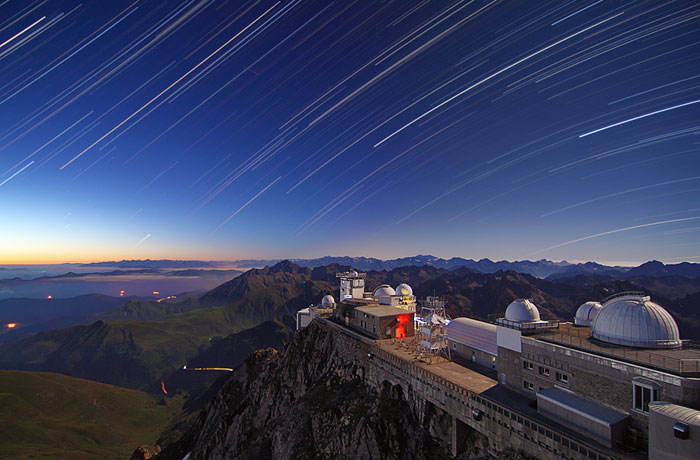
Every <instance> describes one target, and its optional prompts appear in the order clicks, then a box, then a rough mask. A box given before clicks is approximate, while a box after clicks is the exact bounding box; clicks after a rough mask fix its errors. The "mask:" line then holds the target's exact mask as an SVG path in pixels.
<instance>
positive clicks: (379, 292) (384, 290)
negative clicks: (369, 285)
mask: <svg viewBox="0 0 700 460" xmlns="http://www.w3.org/2000/svg"><path fill="white" fill-rule="evenodd" d="M372 295H373V296H374V297H375V298H377V299H378V298H379V297H386V296H388V295H396V291H394V288H393V287H391V286H389V285H388V284H382V285H381V286H379V287H378V288H377V289H375V290H374V294H372Z"/></svg>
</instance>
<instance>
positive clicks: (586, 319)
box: [574, 302, 603, 326]
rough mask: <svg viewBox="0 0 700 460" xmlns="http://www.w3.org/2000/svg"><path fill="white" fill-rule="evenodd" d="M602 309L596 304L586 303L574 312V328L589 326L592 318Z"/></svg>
mask: <svg viewBox="0 0 700 460" xmlns="http://www.w3.org/2000/svg"><path fill="white" fill-rule="evenodd" d="M601 308H603V307H602V306H601V305H600V303H598V302H586V303H584V304H583V305H581V306H580V307H578V310H576V318H574V324H575V325H576V326H590V325H591V323H592V322H593V318H595V317H596V315H597V314H598V312H600V309H601Z"/></svg>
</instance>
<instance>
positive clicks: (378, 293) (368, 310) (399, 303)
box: [297, 271, 416, 339]
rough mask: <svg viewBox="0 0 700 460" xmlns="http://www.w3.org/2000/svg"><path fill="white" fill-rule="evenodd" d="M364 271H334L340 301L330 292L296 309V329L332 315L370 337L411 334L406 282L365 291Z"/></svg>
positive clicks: (411, 312)
mask: <svg viewBox="0 0 700 460" xmlns="http://www.w3.org/2000/svg"><path fill="white" fill-rule="evenodd" d="M366 276H367V275H366V274H365V273H359V272H357V271H349V272H342V273H337V274H336V278H338V279H339V280H340V303H338V304H336V303H335V300H334V299H333V297H332V296H331V295H326V296H324V297H323V299H321V303H320V304H319V305H315V306H310V307H308V308H304V309H301V310H299V311H298V312H297V329H301V328H303V327H306V326H307V325H308V324H309V323H310V322H311V320H313V318H316V317H322V318H330V317H333V318H335V319H336V320H337V321H339V322H340V323H341V324H344V325H346V326H348V327H351V328H353V329H356V330H358V331H360V332H361V333H363V334H365V335H367V336H368V337H371V338H373V339H386V338H404V337H411V336H413V335H414V333H415V324H414V320H415V313H416V298H415V296H414V295H413V289H411V286H409V285H408V284H405V283H402V284H399V285H398V286H397V287H396V289H394V288H392V287H391V286H389V285H388V284H382V285H380V286H377V287H376V288H375V289H374V290H373V291H371V292H367V291H365V277H366Z"/></svg>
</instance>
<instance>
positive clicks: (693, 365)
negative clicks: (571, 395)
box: [537, 328, 700, 375]
mask: <svg viewBox="0 0 700 460" xmlns="http://www.w3.org/2000/svg"><path fill="white" fill-rule="evenodd" d="M590 338H591V335H590V332H589V330H588V329H581V330H578V329H571V328H570V329H569V330H567V331H566V334H562V333H557V332H546V333H543V334H541V335H539V336H538V337H537V339H538V340H546V341H549V342H553V343H558V344H562V345H570V346H572V347H576V348H578V349H580V350H584V351H592V352H595V353H596V354H599V355H604V356H608V357H611V358H622V359H623V360H626V361H631V362H636V363H641V364H644V365H648V366H650V367H654V368H656V369H659V370H663V371H671V372H673V373H676V374H680V375H684V374H698V373H700V359H694V358H677V357H673V356H668V355H664V354H661V353H655V352H653V351H648V350H634V349H630V348H615V347H610V346H605V347H603V346H599V345H597V344H595V343H594V342H592V341H591V340H589V339H590ZM683 348H684V349H688V348H693V349H695V348H696V346H695V345H694V344H693V343H692V342H690V341H685V340H684V341H683Z"/></svg>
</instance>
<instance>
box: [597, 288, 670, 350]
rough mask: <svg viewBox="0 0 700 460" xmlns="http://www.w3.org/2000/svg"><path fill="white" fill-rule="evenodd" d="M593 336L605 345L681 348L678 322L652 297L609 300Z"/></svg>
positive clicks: (601, 312)
mask: <svg viewBox="0 0 700 460" xmlns="http://www.w3.org/2000/svg"><path fill="white" fill-rule="evenodd" d="M591 333H592V334H593V337H594V338H596V339H598V340H601V341H603V342H609V343H614V344H617V345H625V346H629V347H641V348H676V347H679V346H680V345H681V340H680V334H679V333H678V325H677V324H676V321H675V320H674V319H673V317H672V316H671V314H670V313H669V312H667V311H666V310H664V309H663V307H661V306H659V305H657V304H655V303H654V302H652V301H651V300H650V298H649V296H640V295H630V296H623V297H617V298H614V299H611V300H609V301H608V302H606V303H605V304H604V305H603V309H602V310H600V312H599V313H598V314H597V315H596V317H595V318H594V319H593V324H592V325H591Z"/></svg>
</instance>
